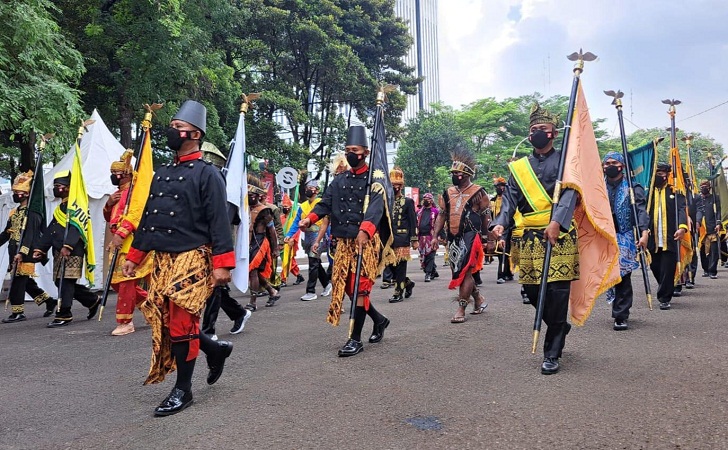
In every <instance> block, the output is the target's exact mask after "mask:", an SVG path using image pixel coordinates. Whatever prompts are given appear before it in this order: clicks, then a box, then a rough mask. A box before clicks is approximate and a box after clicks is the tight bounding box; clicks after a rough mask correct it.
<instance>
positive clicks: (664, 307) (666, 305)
mask: <svg viewBox="0 0 728 450" xmlns="http://www.w3.org/2000/svg"><path fill="white" fill-rule="evenodd" d="M660 309H661V310H663V311H667V310H668V309H670V302H660Z"/></svg>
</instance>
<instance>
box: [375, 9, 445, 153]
mask: <svg viewBox="0 0 728 450" xmlns="http://www.w3.org/2000/svg"><path fill="white" fill-rule="evenodd" d="M394 12H395V14H397V16H398V17H401V18H402V19H404V20H405V21H406V22H407V24H408V25H409V30H410V34H411V35H412V38H413V43H412V48H410V51H409V53H408V54H407V56H406V57H405V62H406V63H407V65H409V66H412V67H414V68H415V75H416V76H417V77H422V78H424V80H423V81H422V83H420V85H419V86H418V88H417V95H411V96H409V98H408V99H407V109H405V111H404V113H403V114H402V123H407V121H409V120H410V119H413V118H414V117H416V116H417V113H419V112H420V111H422V110H428V109H429V108H430V104H432V103H436V102H438V101H440V66H439V57H438V47H437V0H396V2H395V5H394ZM397 147H398V143H397V142H393V143H390V144H389V145H387V156H388V158H387V159H388V160H389V164H390V167H391V164H392V163H393V160H394V156H395V155H396V154H397Z"/></svg>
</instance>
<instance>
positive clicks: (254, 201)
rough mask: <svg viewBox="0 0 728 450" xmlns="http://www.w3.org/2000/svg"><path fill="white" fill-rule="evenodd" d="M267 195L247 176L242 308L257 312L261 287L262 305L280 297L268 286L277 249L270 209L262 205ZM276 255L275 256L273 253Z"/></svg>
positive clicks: (270, 303)
mask: <svg viewBox="0 0 728 450" xmlns="http://www.w3.org/2000/svg"><path fill="white" fill-rule="evenodd" d="M267 194H268V193H267V192H266V190H265V189H264V188H263V183H262V182H261V181H260V180H259V179H258V178H257V177H255V176H253V175H251V174H248V205H250V254H249V261H250V263H249V266H248V270H249V271H250V277H249V280H250V302H249V303H248V304H247V305H245V308H246V309H249V310H250V311H255V310H257V309H258V306H257V305H256V298H257V297H258V292H260V290H261V288H263V289H265V291H267V292H268V295H269V297H268V301H267V302H266V304H265V306H268V307H270V306H274V305H275V303H276V302H277V301H278V300H279V299H280V298H281V296H280V295H279V292H278V291H277V290H276V289H274V288H273V286H272V285H271V284H270V281H269V280H270V279H271V275H272V274H273V259H272V258H273V255H274V253H273V249H275V248H277V247H278V233H277V232H276V226H275V222H274V218H275V214H276V213H275V212H274V210H273V207H272V206H271V205H269V204H268V203H266V202H265V199H266V197H267ZM276 254H277V253H276Z"/></svg>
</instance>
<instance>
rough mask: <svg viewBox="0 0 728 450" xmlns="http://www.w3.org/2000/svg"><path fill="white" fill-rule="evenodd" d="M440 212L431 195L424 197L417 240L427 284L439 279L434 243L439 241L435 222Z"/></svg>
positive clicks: (418, 213) (418, 214) (418, 216)
mask: <svg viewBox="0 0 728 450" xmlns="http://www.w3.org/2000/svg"><path fill="white" fill-rule="evenodd" d="M439 214H440V211H439V210H438V209H437V207H436V206H435V199H434V197H433V196H432V194H431V193H429V192H428V193H426V194H425V195H424V196H423V197H422V208H420V210H419V211H417V240H418V244H417V245H418V250H419V252H420V267H421V268H422V270H424V272H425V283H429V282H430V281H432V280H434V279H435V278H437V277H439V276H440V274H438V273H437V265H436V264H435V254H436V252H435V250H434V247H435V246H434V245H433V243H434V242H436V241H437V236H436V235H435V222H437V216H438V215H439Z"/></svg>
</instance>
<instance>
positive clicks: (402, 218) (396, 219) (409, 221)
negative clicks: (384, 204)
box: [389, 167, 418, 303]
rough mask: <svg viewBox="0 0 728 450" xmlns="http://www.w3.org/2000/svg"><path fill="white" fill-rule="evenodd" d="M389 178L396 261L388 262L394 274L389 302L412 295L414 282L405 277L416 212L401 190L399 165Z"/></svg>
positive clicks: (414, 241) (415, 245)
mask: <svg viewBox="0 0 728 450" xmlns="http://www.w3.org/2000/svg"><path fill="white" fill-rule="evenodd" d="M389 179H390V181H391V182H392V189H393V190H394V210H393V211H392V233H393V235H394V243H393V244H392V248H393V249H394V253H395V255H396V258H397V261H396V262H395V263H393V264H390V265H389V267H391V268H392V274H393V275H394V295H392V298H390V299H389V303H397V302H401V301H402V295H403V294H404V298H410V297H411V296H412V289H413V288H414V287H415V282H414V281H412V280H410V279H409V277H407V261H409V260H410V259H411V256H410V246H411V247H412V248H413V249H414V250H417V248H418V243H417V228H416V227H417V213H416V212H415V202H414V200H412V199H411V198H407V197H405V195H404V192H402V190H403V189H404V172H403V171H402V169H400V168H399V167H395V168H394V169H392V170H391V171H390V172H389Z"/></svg>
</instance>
